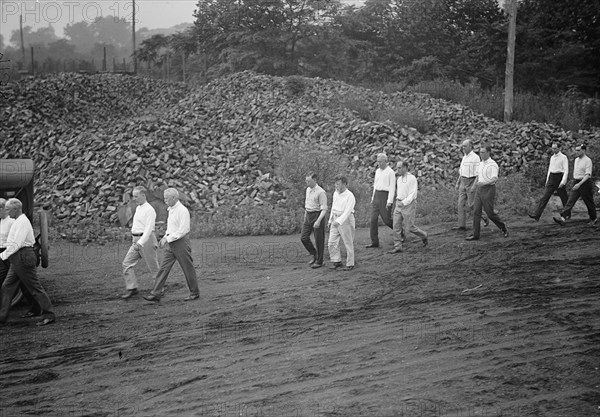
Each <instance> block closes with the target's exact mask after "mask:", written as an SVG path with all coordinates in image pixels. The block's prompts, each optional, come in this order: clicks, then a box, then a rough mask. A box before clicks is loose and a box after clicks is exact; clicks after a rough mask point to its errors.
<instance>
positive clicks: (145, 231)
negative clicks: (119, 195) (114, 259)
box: [122, 186, 159, 299]
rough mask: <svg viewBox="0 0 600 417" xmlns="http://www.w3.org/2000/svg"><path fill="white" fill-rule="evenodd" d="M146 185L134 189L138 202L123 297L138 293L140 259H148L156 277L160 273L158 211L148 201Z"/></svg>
mask: <svg viewBox="0 0 600 417" xmlns="http://www.w3.org/2000/svg"><path fill="white" fill-rule="evenodd" d="M147 192H148V191H147V190H146V188H145V187H142V186H138V187H135V188H134V189H133V193H132V194H133V199H134V200H135V202H136V203H137V205H138V206H137V207H136V210H135V214H134V215H133V223H132V225H131V239H132V244H131V247H130V248H129V250H128V251H127V254H126V255H125V259H123V277H124V279H125V290H126V291H125V294H124V295H123V296H122V298H123V299H128V298H131V297H133V296H134V295H136V294H137V293H138V281H137V278H136V276H135V271H134V268H135V266H136V265H137V263H138V261H139V260H140V259H144V260H145V261H146V265H148V269H149V270H150V273H151V274H152V277H155V276H156V274H157V273H158V268H159V267H158V255H157V253H156V249H157V248H158V241H157V240H156V235H155V233H154V225H155V221H156V211H155V210H154V208H153V207H152V206H151V205H150V203H148V201H147V198H146V193H147Z"/></svg>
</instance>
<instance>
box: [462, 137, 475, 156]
mask: <svg viewBox="0 0 600 417" xmlns="http://www.w3.org/2000/svg"><path fill="white" fill-rule="evenodd" d="M462 150H463V152H464V153H465V155H466V154H468V153H469V152H471V151H472V150H473V144H472V143H471V141H470V140H469V139H466V140H464V141H463V143H462Z"/></svg>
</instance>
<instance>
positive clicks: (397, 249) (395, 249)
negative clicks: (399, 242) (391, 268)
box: [388, 248, 402, 253]
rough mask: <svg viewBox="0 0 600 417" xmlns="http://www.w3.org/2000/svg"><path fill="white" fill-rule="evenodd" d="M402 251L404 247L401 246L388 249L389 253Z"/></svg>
mask: <svg viewBox="0 0 600 417" xmlns="http://www.w3.org/2000/svg"><path fill="white" fill-rule="evenodd" d="M400 252H402V249H400V248H394V249H392V250H389V251H388V253H400Z"/></svg>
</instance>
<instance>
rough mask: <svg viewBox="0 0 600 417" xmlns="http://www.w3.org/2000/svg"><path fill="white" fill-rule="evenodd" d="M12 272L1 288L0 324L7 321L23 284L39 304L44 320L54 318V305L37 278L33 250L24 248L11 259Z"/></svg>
mask: <svg viewBox="0 0 600 417" xmlns="http://www.w3.org/2000/svg"><path fill="white" fill-rule="evenodd" d="M8 260H9V262H10V271H9V272H8V276H7V277H6V279H5V280H4V283H3V284H2V288H0V322H3V321H6V319H7V318H8V311H9V309H10V302H11V300H12V298H13V297H14V295H15V292H16V291H17V288H18V287H19V284H20V283H22V284H23V285H24V286H25V288H26V289H27V291H29V293H30V294H31V296H32V297H33V298H34V299H35V301H36V302H37V303H38V304H39V307H40V308H41V310H42V315H43V316H44V318H54V313H53V312H52V303H51V302H50V298H49V297H48V294H46V291H45V290H44V288H43V287H42V284H41V283H40V280H39V279H38V277H37V271H36V263H37V259H36V256H35V252H34V251H33V248H22V249H21V250H19V251H18V252H16V253H14V254H13V255H12V256H11V257H10V258H9V259H8Z"/></svg>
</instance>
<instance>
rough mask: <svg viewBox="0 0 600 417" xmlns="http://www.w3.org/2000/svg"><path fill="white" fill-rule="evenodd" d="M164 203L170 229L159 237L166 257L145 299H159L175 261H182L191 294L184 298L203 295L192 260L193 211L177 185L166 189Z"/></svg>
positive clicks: (189, 299)
mask: <svg viewBox="0 0 600 417" xmlns="http://www.w3.org/2000/svg"><path fill="white" fill-rule="evenodd" d="M164 199H165V203H166V204H167V205H168V206H169V207H168V209H167V210H168V211H169V215H168V217H167V232H166V233H165V236H164V237H163V238H162V239H161V240H160V243H159V246H160V247H161V248H162V247H165V245H166V247H165V252H164V258H163V261H162V263H161V264H160V270H159V271H158V273H157V274H156V278H155V279H154V288H153V289H152V290H151V291H150V294H148V295H145V296H144V299H146V300H148V301H159V300H160V297H161V296H160V294H161V291H162V289H163V287H164V285H165V282H166V280H167V277H168V276H169V272H171V268H173V265H174V264H175V261H177V262H179V265H180V266H181V269H182V270H183V275H185V280H186V281H187V285H188V288H189V290H190V295H188V296H187V297H186V298H184V299H183V301H192V300H197V299H198V298H200V290H199V289H198V277H197V276H196V270H195V269H194V261H193V260H192V248H191V246H190V238H189V237H188V234H189V233H190V212H189V211H188V209H187V208H186V207H185V206H184V205H183V204H181V202H180V201H179V192H178V191H177V190H176V189H175V188H167V189H166V190H165V191H164Z"/></svg>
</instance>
